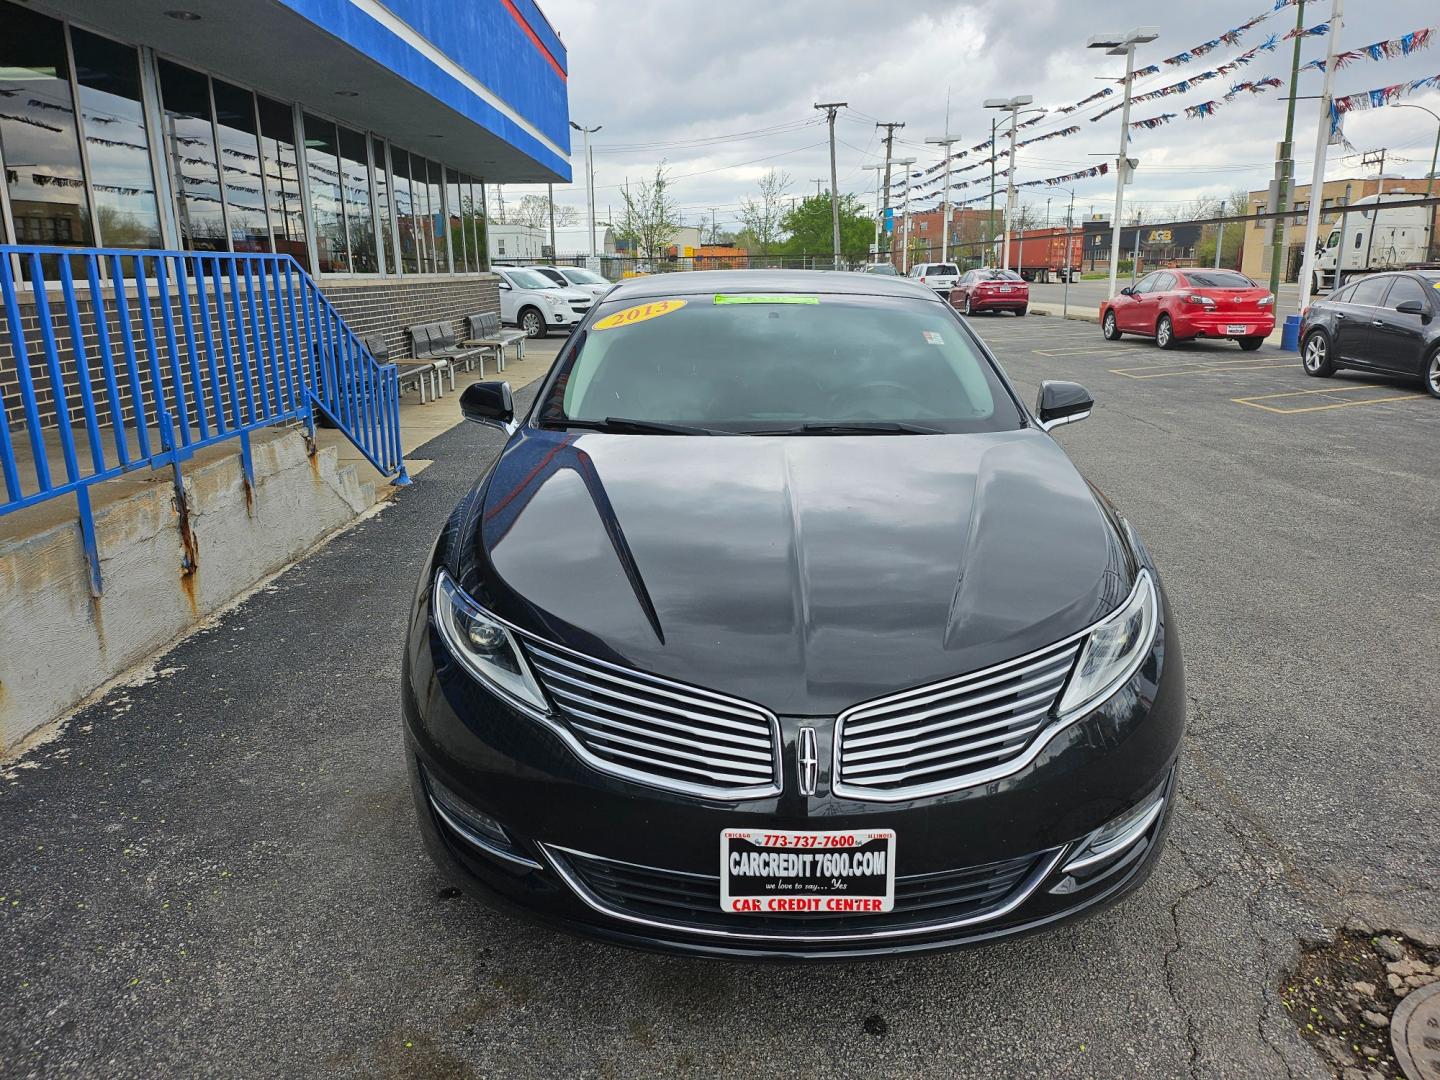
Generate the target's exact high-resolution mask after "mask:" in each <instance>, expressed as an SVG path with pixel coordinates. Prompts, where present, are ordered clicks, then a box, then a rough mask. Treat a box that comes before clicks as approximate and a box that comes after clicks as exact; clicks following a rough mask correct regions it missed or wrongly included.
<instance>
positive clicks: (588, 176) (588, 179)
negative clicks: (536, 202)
mask: <svg viewBox="0 0 1440 1080" xmlns="http://www.w3.org/2000/svg"><path fill="white" fill-rule="evenodd" d="M570 126H571V127H572V128H574V129H575V130H576V131H578V132H581V133H582V134H583V136H584V153H585V202H586V203H587V205H588V206H589V210H590V258H592V259H593V258H595V158H594V157H593V156H592V155H591V153H590V136H591V135H593V134H594V133H595V132H597V131H599V130H600V129H601V128H602V127H604V125H603V124H596V125H595V126H594V127H592V128H587V127H581V126H580V125H579V124H577V123H576V122H575V121H574V120H571V121H570Z"/></svg>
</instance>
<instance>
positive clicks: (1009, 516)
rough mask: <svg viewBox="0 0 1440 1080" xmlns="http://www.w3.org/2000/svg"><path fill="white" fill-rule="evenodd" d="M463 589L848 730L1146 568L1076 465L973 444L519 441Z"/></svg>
mask: <svg viewBox="0 0 1440 1080" xmlns="http://www.w3.org/2000/svg"><path fill="white" fill-rule="evenodd" d="M482 505H483V511H482V512H481V513H480V514H478V515H476V516H475V517H474V518H472V519H471V520H472V524H471V525H470V530H471V531H470V534H469V535H468V536H462V537H460V538H459V539H460V542H461V543H462V544H466V545H471V546H472V552H473V554H474V555H475V556H476V557H475V558H474V559H467V560H465V562H466V565H467V566H468V567H469V568H470V569H469V572H468V573H466V574H463V575H462V582H461V583H462V585H463V586H464V587H465V588H466V589H467V591H469V592H471V593H472V595H475V596H477V597H478V598H479V599H480V600H481V601H482V602H483V603H485V604H486V605H487V606H489V607H490V608H491V609H492V610H494V611H495V612H496V614H498V615H500V616H501V617H502V618H504V619H507V620H508V621H510V622H512V623H514V624H515V625H517V626H518V627H520V628H521V629H522V630H527V631H530V632H532V633H534V634H537V635H540V636H542V637H544V638H547V639H549V640H552V641H558V642H560V643H562V644H566V645H569V646H570V647H571V648H575V649H578V650H581V651H583V652H586V653H588V654H590V655H593V656H597V657H600V658H602V659H608V660H611V661H613V662H618V663H623V664H628V665H630V666H633V667H636V668H639V669H641V670H645V671H650V672H654V673H656V674H660V675H666V676H669V677H671V678H674V679H678V680H681V681H685V682H689V683H693V684H696V685H700V686H704V687H709V688H712V689H716V690H720V691H723V692H725V693H729V694H733V695H735V696H738V697H742V698H745V699H747V700H750V701H754V702H757V703H759V704H762V705H765V706H767V707H768V708H770V709H772V710H774V711H775V712H777V713H780V714H787V715H832V714H834V713H837V712H839V711H841V710H843V709H844V708H846V707H847V706H850V705H853V704H856V703H857V702H860V701H864V700H868V699H869V698H872V697H876V696H878V695H881V694H884V693H888V692H890V691H893V690H896V689H900V688H904V687H909V686H916V685H923V684H925V683H928V682H932V681H935V680H939V679H943V678H948V677H950V676H953V675H956V674H961V673H964V672H967V671H973V670H976V669H978V668H981V667H984V666H986V665H989V664H992V663H996V662H999V661H1002V660H1006V659H1010V658H1012V657H1015V656H1019V655H1022V654H1024V653H1027V652H1030V651H1032V650H1034V649H1036V648H1039V647H1042V646H1044V645H1048V644H1050V643H1052V642H1055V641H1058V640H1060V639H1062V638H1064V637H1067V636H1069V635H1071V634H1073V633H1075V632H1077V631H1079V630H1082V629H1083V628H1084V627H1086V626H1088V625H1090V624H1091V623H1093V622H1095V621H1096V620H1097V619H1100V618H1102V617H1103V616H1104V615H1106V614H1107V613H1109V612H1110V611H1111V610H1113V608H1114V607H1115V606H1116V605H1117V604H1118V603H1119V602H1120V601H1121V600H1123V599H1124V597H1125V596H1126V595H1127V594H1128V592H1129V590H1130V588H1131V585H1132V582H1133V579H1134V574H1135V570H1136V567H1135V563H1134V556H1133V553H1132V551H1131V549H1130V547H1129V545H1128V544H1127V543H1126V542H1125V540H1124V538H1123V537H1122V535H1121V526H1120V525H1119V523H1118V522H1117V521H1116V520H1114V519H1113V518H1112V516H1111V513H1110V512H1109V511H1108V510H1107V509H1104V508H1102V505H1101V502H1100V501H1099V500H1098V499H1097V497H1096V495H1095V494H1094V493H1093V492H1092V491H1091V489H1090V487H1089V486H1088V485H1087V484H1086V482H1085V481H1084V479H1083V478H1082V477H1081V476H1080V474H1079V472H1078V471H1077V470H1076V469H1075V467H1074V466H1073V465H1072V464H1071V462H1070V460H1069V459H1068V458H1067V457H1066V456H1065V454H1064V452H1063V451H1062V450H1061V449H1060V447H1059V446H1058V445H1057V444H1056V443H1055V442H1054V441H1053V440H1052V439H1051V438H1050V437H1049V436H1047V435H1045V434H1043V433H1041V432H1039V431H1037V430H1035V429H1033V428H1032V429H1026V430H1019V431H1012V432H1001V433H992V434H977V435H933V436H880V437H875V436H845V437H832V436H816V437H784V436H774V437H770V436H765V437H748V436H747V437H715V438H704V437H693V436H692V437H684V436H680V437H669V436H648V435H613V434H604V433H593V432H587V433H579V432H574V431H570V432H563V431H542V430H537V429H532V428H526V429H523V430H522V431H521V432H520V433H519V434H518V435H517V436H516V437H515V438H514V439H513V440H512V441H511V442H510V444H509V445H508V446H507V447H506V449H505V451H504V452H503V454H502V455H501V457H500V459H499V461H498V462H497V463H496V465H495V467H494V469H493V471H492V472H491V474H490V477H489V482H488V484H487V485H486V488H485V492H484V499H483V504H482Z"/></svg>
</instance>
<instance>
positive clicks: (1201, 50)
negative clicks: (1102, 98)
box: [1121, 0, 1294, 82]
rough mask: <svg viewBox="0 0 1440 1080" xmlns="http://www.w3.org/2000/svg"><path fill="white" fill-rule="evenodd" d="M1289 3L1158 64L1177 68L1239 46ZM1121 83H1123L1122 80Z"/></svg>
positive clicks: (1288, 2)
mask: <svg viewBox="0 0 1440 1080" xmlns="http://www.w3.org/2000/svg"><path fill="white" fill-rule="evenodd" d="M1291 3H1294V0H1285V3H1280V4H1277V5H1276V6H1275V7H1273V8H1271V9H1270V10H1269V11H1262V12H1261V13H1260V14H1258V15H1253V16H1251V17H1250V18H1248V19H1246V20H1245V21H1244V22H1243V23H1241V24H1240V25H1239V26H1236V27H1234V28H1232V29H1230V30H1227V31H1225V33H1223V34H1221V35H1220V36H1219V37H1217V38H1211V39H1210V40H1209V41H1204V42H1201V43H1200V44H1199V45H1196V46H1193V47H1192V48H1189V49H1186V50H1185V51H1184V52H1178V53H1176V54H1175V55H1174V56H1167V57H1166V58H1165V59H1164V60H1162V61H1160V63H1162V64H1164V65H1166V66H1167V67H1177V66H1179V65H1180V64H1188V63H1190V61H1192V60H1194V59H1195V58H1196V57H1197V56H1204V55H1205V54H1206V53H1210V52H1214V51H1215V50H1216V49H1218V48H1220V46H1222V45H1230V46H1234V45H1239V44H1240V38H1241V36H1242V35H1244V33H1245V32H1246V31H1247V30H1250V29H1251V28H1252V27H1255V26H1258V25H1260V24H1261V23H1262V22H1264V21H1265V20H1266V19H1268V18H1270V16H1272V15H1274V14H1275V12H1277V11H1279V10H1280V9H1281V8H1283V7H1285V6H1287V5H1288V4H1291ZM1152 66H1153V65H1152ZM1154 70H1156V71H1158V70H1159V68H1158V67H1156V68H1155V69H1154ZM1146 71H1147V72H1148V71H1149V69H1146ZM1136 74H1137V75H1138V74H1140V73H1139V72H1136ZM1121 81H1122V82H1123V81H1124V80H1121Z"/></svg>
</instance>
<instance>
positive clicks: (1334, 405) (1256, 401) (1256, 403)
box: [1230, 386, 1425, 416]
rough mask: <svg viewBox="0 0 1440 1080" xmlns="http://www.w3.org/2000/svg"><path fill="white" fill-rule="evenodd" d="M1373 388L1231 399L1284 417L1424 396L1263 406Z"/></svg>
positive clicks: (1329, 389) (1391, 396)
mask: <svg viewBox="0 0 1440 1080" xmlns="http://www.w3.org/2000/svg"><path fill="white" fill-rule="evenodd" d="M1374 389H1377V388H1376V387H1373V386H1338V387H1326V388H1325V389H1323V390H1291V391H1289V392H1288V393H1284V394H1258V395H1256V396H1254V397H1248V398H1231V399H1230V400H1231V401H1232V402H1234V403H1235V404H1236V405H1249V406H1250V407H1251V408H1252V409H1264V410H1265V411H1266V412H1272V413H1279V414H1281V415H1282V416H1292V415H1294V414H1295V413H1307V412H1324V411H1325V410H1327V409H1348V408H1350V407H1351V406H1352V405H1383V404H1385V403H1386V402H1389V401H1413V400H1415V399H1416V398H1422V397H1424V396H1425V395H1424V394H1390V395H1387V396H1386V397H1377V398H1361V399H1360V400H1358V401H1335V402H1331V403H1330V404H1328V405H1305V406H1302V407H1300V408H1298V409H1277V408H1275V407H1274V406H1273V405H1261V404H1260V402H1262V401H1274V400H1275V399H1277V398H1293V397H1305V396H1307V395H1310V394H1348V393H1351V392H1352V391H1356V390H1374Z"/></svg>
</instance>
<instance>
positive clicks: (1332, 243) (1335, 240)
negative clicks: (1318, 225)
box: [1325, 229, 1340, 248]
mask: <svg viewBox="0 0 1440 1080" xmlns="http://www.w3.org/2000/svg"><path fill="white" fill-rule="evenodd" d="M1325 246H1326V247H1327V248H1332V247H1339V246H1340V230H1339V229H1336V230H1335V231H1334V232H1332V233H1331V234H1330V239H1329V240H1328V241H1327V242H1326V244H1325Z"/></svg>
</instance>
